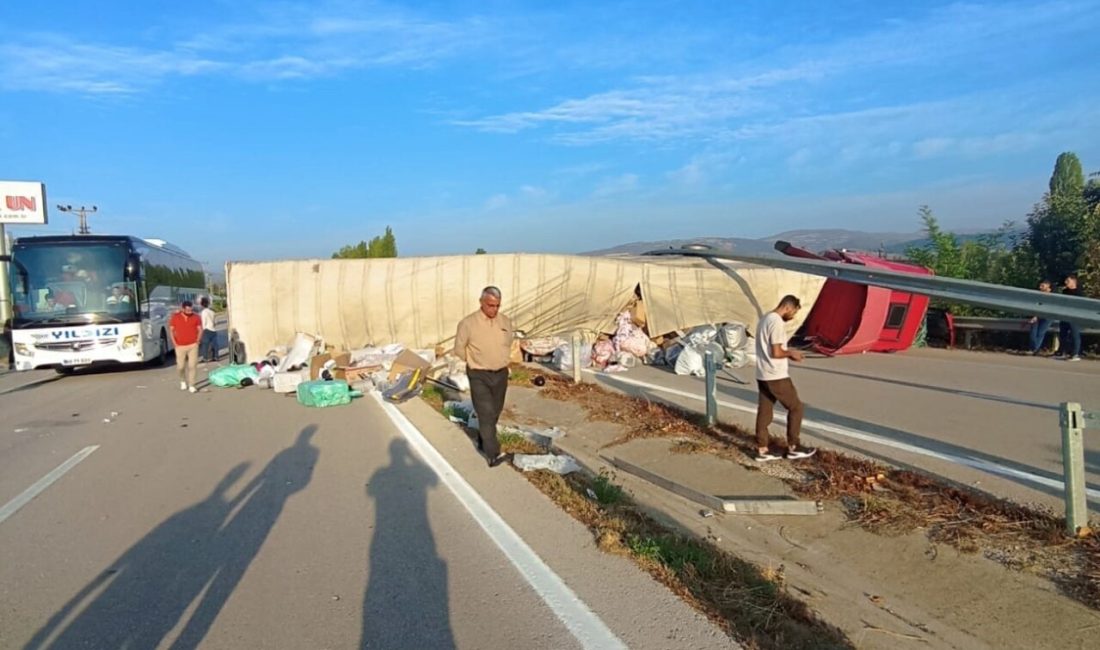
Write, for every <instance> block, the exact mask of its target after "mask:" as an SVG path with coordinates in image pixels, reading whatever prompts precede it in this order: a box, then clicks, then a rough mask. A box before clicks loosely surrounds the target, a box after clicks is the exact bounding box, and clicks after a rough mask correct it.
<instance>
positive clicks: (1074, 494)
mask: <svg viewBox="0 0 1100 650" xmlns="http://www.w3.org/2000/svg"><path fill="white" fill-rule="evenodd" d="M1059 421H1060V424H1061V425H1062V475H1063V476H1064V478H1065V482H1066V489H1065V498H1066V532H1067V533H1069V534H1070V535H1073V536H1076V535H1077V531H1078V530H1079V529H1080V528H1083V527H1086V526H1088V523H1089V510H1088V503H1087V501H1086V493H1085V443H1084V428H1085V418H1084V413H1083V412H1082V411H1081V405H1080V404H1077V403H1076V402H1062V405H1061V409H1060V413H1059Z"/></svg>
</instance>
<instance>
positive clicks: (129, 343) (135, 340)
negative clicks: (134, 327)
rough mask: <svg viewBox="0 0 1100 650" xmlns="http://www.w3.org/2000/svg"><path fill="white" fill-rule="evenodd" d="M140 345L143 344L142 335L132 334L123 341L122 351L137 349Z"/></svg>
mask: <svg viewBox="0 0 1100 650" xmlns="http://www.w3.org/2000/svg"><path fill="white" fill-rule="evenodd" d="M140 344H141V335H140V334H131V335H130V336H127V337H126V338H124V339H122V349H123V350H129V349H130V348H136V347H137V346H138V345H140Z"/></svg>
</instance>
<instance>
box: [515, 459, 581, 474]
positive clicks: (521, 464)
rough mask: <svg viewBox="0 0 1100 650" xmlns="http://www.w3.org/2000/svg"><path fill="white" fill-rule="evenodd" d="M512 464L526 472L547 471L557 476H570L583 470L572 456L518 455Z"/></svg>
mask: <svg viewBox="0 0 1100 650" xmlns="http://www.w3.org/2000/svg"><path fill="white" fill-rule="evenodd" d="M512 464H513V465H515V466H516V467H517V468H519V469H521V470H523V471H525V472H532V471H535V470H538V469H546V470H550V471H551V472H554V473H555V474H569V473H570V472H576V471H577V470H579V469H580V468H581V466H580V465H578V464H577V461H575V460H573V458H572V457H571V456H565V455H562V456H555V455H554V454H516V455H515V456H514V457H513V458H512Z"/></svg>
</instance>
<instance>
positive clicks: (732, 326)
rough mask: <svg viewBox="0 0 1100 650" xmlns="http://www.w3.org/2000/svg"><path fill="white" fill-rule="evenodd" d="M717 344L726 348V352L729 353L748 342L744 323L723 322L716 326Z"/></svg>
mask: <svg viewBox="0 0 1100 650" xmlns="http://www.w3.org/2000/svg"><path fill="white" fill-rule="evenodd" d="M717 341H718V344H719V345H721V346H722V347H723V348H725V350H726V354H730V353H732V352H734V351H735V350H740V349H741V348H743V347H745V344H746V343H748V332H747V331H746V328H745V324H744V323H723V324H722V326H721V327H719V328H718V338H717Z"/></svg>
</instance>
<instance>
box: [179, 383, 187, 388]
mask: <svg viewBox="0 0 1100 650" xmlns="http://www.w3.org/2000/svg"><path fill="white" fill-rule="evenodd" d="M180 390H187V382H185V381H181V382H180Z"/></svg>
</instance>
